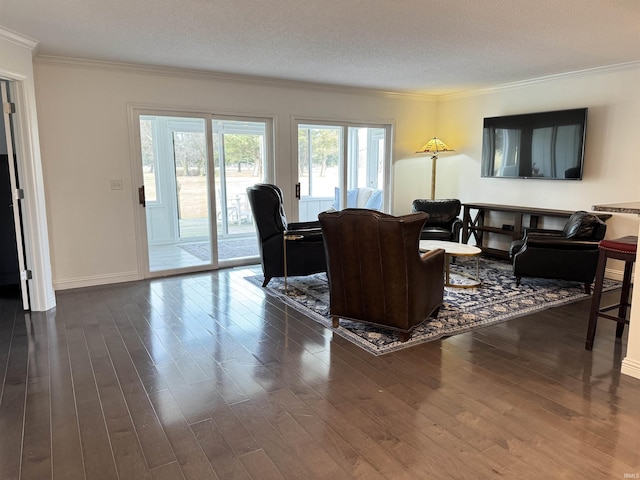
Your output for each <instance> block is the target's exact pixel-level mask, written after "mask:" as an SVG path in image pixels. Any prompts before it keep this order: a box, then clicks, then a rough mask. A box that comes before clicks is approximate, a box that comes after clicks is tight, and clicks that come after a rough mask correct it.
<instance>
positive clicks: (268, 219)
mask: <svg viewBox="0 0 640 480" xmlns="http://www.w3.org/2000/svg"><path fill="white" fill-rule="evenodd" d="M247 196H248V198H249V204H250V205H251V212H252V214H253V220H254V223H255V226H256V233H257V234H258V247H259V249H260V258H261V263H262V273H263V274H264V282H263V283H262V286H263V287H266V286H267V284H268V283H269V280H271V279H272V278H273V277H283V276H284V243H283V242H284V235H285V232H286V233H287V234H290V235H292V236H295V239H292V240H288V241H287V276H289V275H290V276H296V275H311V274H312V273H319V272H326V271H327V262H326V260H325V254H324V243H323V240H322V230H321V228H320V222H318V221H315V222H298V223H287V217H286V215H285V213H284V205H283V201H282V190H280V188H279V187H277V186H275V185H269V184H266V183H259V184H256V185H253V186H251V187H247Z"/></svg>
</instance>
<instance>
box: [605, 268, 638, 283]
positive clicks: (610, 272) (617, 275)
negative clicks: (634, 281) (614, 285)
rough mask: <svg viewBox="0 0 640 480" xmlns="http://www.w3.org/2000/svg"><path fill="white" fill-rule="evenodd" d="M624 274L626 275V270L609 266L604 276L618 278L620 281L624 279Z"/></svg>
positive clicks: (611, 278) (612, 278)
mask: <svg viewBox="0 0 640 480" xmlns="http://www.w3.org/2000/svg"><path fill="white" fill-rule="evenodd" d="M623 275H624V270H613V269H611V268H607V269H605V271H604V278H608V279H610V280H617V281H618V282H621V281H622V276H623ZM632 278H633V277H632Z"/></svg>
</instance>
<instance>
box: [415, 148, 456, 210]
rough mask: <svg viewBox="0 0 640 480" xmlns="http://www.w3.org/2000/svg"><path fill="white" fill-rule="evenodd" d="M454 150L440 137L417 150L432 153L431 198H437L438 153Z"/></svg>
mask: <svg viewBox="0 0 640 480" xmlns="http://www.w3.org/2000/svg"><path fill="white" fill-rule="evenodd" d="M454 151H455V150H454V149H453V148H451V147H449V146H448V145H447V144H446V143H444V142H443V141H442V140H440V139H439V138H438V137H433V138H432V139H431V140H429V141H428V142H427V143H425V144H424V145H423V146H422V147H421V148H419V149H418V151H417V152H416V153H431V200H435V198H436V161H437V160H438V153H440V152H454Z"/></svg>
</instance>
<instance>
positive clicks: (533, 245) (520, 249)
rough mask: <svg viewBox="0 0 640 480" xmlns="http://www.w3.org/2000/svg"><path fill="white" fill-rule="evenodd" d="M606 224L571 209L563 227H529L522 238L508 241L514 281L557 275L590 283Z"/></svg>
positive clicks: (585, 213)
mask: <svg viewBox="0 0 640 480" xmlns="http://www.w3.org/2000/svg"><path fill="white" fill-rule="evenodd" d="M606 231H607V225H606V224H605V223H604V221H602V220H601V219H600V218H599V217H598V216H597V215H595V214H593V213H589V212H585V211H582V210H580V211H577V212H574V213H573V214H572V215H571V216H570V217H569V219H568V220H567V222H566V223H565V225H564V228H563V229H562V230H550V229H540V228H528V229H526V230H525V233H524V238H523V239H521V240H514V241H513V242H511V247H510V248H509V255H510V257H511V259H512V261H513V274H514V275H515V277H516V284H517V285H520V281H521V279H522V277H539V278H556V279H559V280H568V281H572V282H581V283H583V284H584V291H585V292H586V293H587V294H589V293H590V292H591V284H592V283H593V279H594V277H595V275H596V267H597V266H598V254H599V250H598V245H599V242H600V240H602V239H603V238H604V235H605V233H606Z"/></svg>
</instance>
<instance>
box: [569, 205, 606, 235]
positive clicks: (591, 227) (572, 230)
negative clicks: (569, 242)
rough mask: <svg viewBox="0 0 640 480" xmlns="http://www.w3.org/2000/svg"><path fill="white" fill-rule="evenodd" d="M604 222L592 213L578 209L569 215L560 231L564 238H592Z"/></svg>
mask: <svg viewBox="0 0 640 480" xmlns="http://www.w3.org/2000/svg"><path fill="white" fill-rule="evenodd" d="M603 223H604V222H603V221H602V220H600V219H599V218H598V217H597V216H595V215H593V214H592V213H588V212H585V211H582V210H581V211H578V212H575V213H574V214H572V215H571V217H569V220H567V223H566V224H565V226H564V228H563V229H562V232H563V234H564V237H565V238H585V239H587V238H593V237H594V234H595V233H596V231H597V230H598V229H599V228H601V225H602V224H603Z"/></svg>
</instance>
